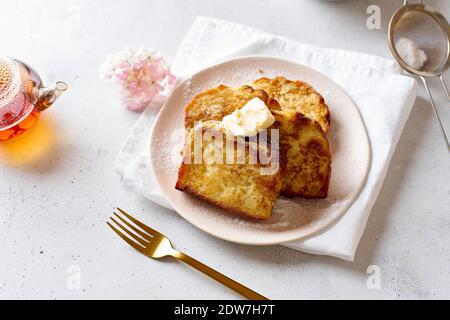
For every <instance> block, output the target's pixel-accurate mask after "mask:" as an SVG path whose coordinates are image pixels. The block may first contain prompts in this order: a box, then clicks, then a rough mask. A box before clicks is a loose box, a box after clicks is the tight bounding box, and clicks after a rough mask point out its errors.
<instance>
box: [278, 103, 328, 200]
mask: <svg viewBox="0 0 450 320" xmlns="http://www.w3.org/2000/svg"><path fill="white" fill-rule="evenodd" d="M273 114H274V116H275V119H276V122H275V124H276V125H277V127H278V128H279V130H280V131H279V136H280V146H281V148H282V149H283V150H284V152H285V157H286V167H285V169H284V171H283V179H282V187H281V194H282V195H284V196H287V197H293V196H299V197H305V198H325V197H326V196H327V193H328V185H329V182H330V175H331V152H330V146H329V143H328V140H327V137H326V135H325V133H324V132H323V130H322V128H321V127H320V125H319V124H318V123H317V122H315V121H314V120H311V119H309V118H308V117H305V116H304V115H303V114H301V113H299V112H284V111H281V112H279V111H273Z"/></svg>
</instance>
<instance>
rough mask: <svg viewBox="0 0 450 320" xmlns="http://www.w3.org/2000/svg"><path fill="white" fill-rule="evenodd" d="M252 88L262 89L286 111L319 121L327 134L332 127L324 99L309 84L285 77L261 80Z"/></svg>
mask: <svg viewBox="0 0 450 320" xmlns="http://www.w3.org/2000/svg"><path fill="white" fill-rule="evenodd" d="M252 87H254V88H256V89H262V90H264V91H265V92H267V94H268V95H269V96H270V97H271V98H273V99H275V100H277V101H278V103H279V104H280V106H281V108H282V109H283V110H284V111H297V112H300V113H302V114H304V115H305V116H307V117H308V118H311V119H312V120H315V121H317V122H318V123H319V124H320V126H321V127H322V129H323V131H324V132H325V133H327V132H328V128H329V127H330V112H329V110H328V106H327V105H326V103H325V100H324V99H323V97H322V96H321V95H320V94H319V93H318V92H317V91H316V90H314V88H313V87H311V86H310V85H309V84H307V83H305V82H302V81H298V80H296V81H293V80H288V79H286V78H285V77H275V78H272V79H269V78H260V79H258V80H255V81H253V83H252Z"/></svg>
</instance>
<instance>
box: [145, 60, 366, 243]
mask: <svg viewBox="0 0 450 320" xmlns="http://www.w3.org/2000/svg"><path fill="white" fill-rule="evenodd" d="M253 59H261V60H266V61H267V60H273V61H277V62H281V63H288V64H294V65H297V66H300V67H302V68H306V69H309V70H310V71H312V72H314V73H316V74H318V75H319V76H321V77H323V78H325V79H327V80H328V81H330V82H331V83H333V85H335V86H336V87H337V88H338V89H339V91H341V93H342V94H343V95H345V97H346V98H347V99H348V100H349V101H350V102H351V105H352V109H353V110H354V111H356V114H357V115H358V117H359V120H360V121H361V124H362V127H363V131H364V137H363V139H364V140H365V152H364V154H367V164H366V166H365V172H364V177H363V178H362V179H361V183H360V185H359V187H358V189H357V190H354V191H353V192H352V193H351V195H350V201H349V203H348V204H347V205H344V206H343V209H342V210H341V211H340V212H339V213H338V214H336V215H335V216H334V217H333V219H330V221H328V222H326V223H325V224H324V225H322V226H321V227H320V228H318V229H316V230H314V231H313V232H310V233H309V234H307V235H300V236H298V237H290V238H289V239H285V240H282V241H279V240H272V241H270V240H269V241H251V240H240V239H236V238H233V237H229V236H228V235H218V234H216V233H214V232H212V231H210V230H208V229H207V228H204V227H203V226H200V225H199V224H197V223H195V222H194V221H192V220H193V219H191V218H190V217H188V216H186V215H184V214H182V213H180V210H178V209H177V208H176V207H177V206H176V205H174V204H173V203H172V201H170V200H169V199H168V197H167V196H166V194H165V192H164V189H163V188H162V187H161V184H160V182H159V180H158V178H157V175H156V174H154V173H155V172H156V171H155V164H154V158H153V156H152V152H151V150H152V143H153V136H154V131H155V128H156V126H157V123H158V121H159V120H160V117H161V114H162V113H163V112H162V111H163V110H164V108H166V105H167V104H168V102H169V101H170V99H171V98H172V95H173V93H174V92H175V91H176V90H177V89H178V88H179V87H181V86H182V85H184V84H185V83H186V82H188V81H189V80H190V79H192V77H195V76H198V75H200V74H202V73H206V72H208V71H210V70H211V69H214V68H217V67H220V66H222V65H225V64H229V63H233V62H235V61H241V60H253ZM147 147H148V148H149V149H148V150H149V151H150V152H149V160H150V169H151V170H152V172H153V175H154V177H155V181H156V184H157V186H158V188H159V189H160V191H161V193H162V195H163V196H164V198H165V199H166V201H167V202H168V203H169V204H170V205H171V206H172V209H173V210H174V211H175V212H176V213H177V214H178V215H180V216H181V217H182V218H183V219H185V220H186V221H188V222H189V223H190V224H191V225H193V226H195V227H196V228H198V229H200V230H202V231H203V232H206V233H207V234H209V235H211V236H214V237H216V238H218V239H222V240H225V241H229V242H233V243H239V244H246V245H253V246H264V245H277V244H283V243H290V242H292V241H298V240H304V239H309V238H311V237H314V236H316V235H317V234H319V233H323V232H325V231H327V230H329V229H331V228H332V227H333V226H334V225H336V224H337V223H338V222H339V221H340V220H341V219H342V217H343V216H344V215H345V214H346V213H347V211H348V210H349V209H350V207H351V206H352V205H353V204H354V202H355V201H356V199H357V198H358V197H359V195H360V194H361V191H362V189H363V188H364V186H365V185H366V183H367V177H368V175H369V171H370V168H371V166H372V151H371V144H370V139H369V136H368V133H367V128H366V125H365V123H364V119H363V117H362V115H361V112H360V111H359V109H358V107H357V106H356V104H355V102H354V101H353V99H352V98H351V96H350V95H349V94H348V93H347V92H346V91H345V90H344V89H343V88H342V87H341V86H340V85H339V84H337V83H336V82H335V81H334V80H332V79H331V78H330V77H328V76H327V75H325V74H323V73H322V72H320V71H318V70H316V69H314V68H312V67H310V66H307V65H304V64H301V63H297V62H295V61H292V60H288V59H283V58H278V57H273V56H264V55H246V56H240V57H235V58H231V59H226V60H223V61H220V62H218V63H213V64H208V65H207V66H206V67H204V68H202V69H200V70H198V71H196V72H193V73H191V74H190V75H189V76H184V77H182V78H181V81H180V82H179V83H178V84H177V86H176V87H175V88H174V89H173V90H172V92H171V93H170V95H169V96H168V98H167V100H166V102H165V103H164V104H163V106H162V107H161V108H160V109H159V111H158V113H157V115H156V117H155V120H154V122H153V125H152V128H151V131H150V135H149V139H148V145H147ZM181 211H182V210H181Z"/></svg>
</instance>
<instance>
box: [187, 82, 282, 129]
mask: <svg viewBox="0 0 450 320" xmlns="http://www.w3.org/2000/svg"><path fill="white" fill-rule="evenodd" d="M253 98H260V99H261V100H262V101H264V103H265V104H266V105H267V106H268V107H269V108H271V109H274V110H281V107H280V105H279V104H278V102H277V101H276V100H275V99H273V98H271V97H269V95H268V94H267V93H266V92H264V91H263V90H259V89H254V88H252V87H250V86H241V87H237V88H233V87H229V86H225V85H223V84H221V85H219V86H218V87H216V88H213V89H209V90H205V91H203V92H201V93H199V94H197V95H196V96H195V97H194V98H193V99H192V100H191V101H190V102H189V103H188V105H187V106H186V109H185V118H184V126H185V127H186V128H187V129H190V128H192V127H193V126H194V125H195V122H196V121H207V120H217V121H220V120H222V119H223V117H225V116H226V115H228V114H230V113H232V112H233V111H235V110H236V109H240V108H242V107H243V106H244V105H245V104H246V103H247V102H248V101H249V100H251V99H253Z"/></svg>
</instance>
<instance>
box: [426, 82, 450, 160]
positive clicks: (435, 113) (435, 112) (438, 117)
mask: <svg viewBox="0 0 450 320" xmlns="http://www.w3.org/2000/svg"><path fill="white" fill-rule="evenodd" d="M420 79H422V82H423V85H424V86H425V89H426V90H427V93H428V97H429V98H430V103H431V106H432V107H433V112H434V116H435V117H436V120H437V122H438V124H439V129H440V131H441V136H442V138H443V139H444V142H445V144H446V146H447V151H448V153H450V146H449V144H448V139H447V135H446V134H445V130H444V126H443V125H442V121H441V117H440V116H439V113H438V111H437V108H436V106H435V104H434V100H433V96H432V95H431V91H430V88H429V87H428V83H427V80H425V77H423V76H420ZM444 84H445V83H444Z"/></svg>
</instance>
